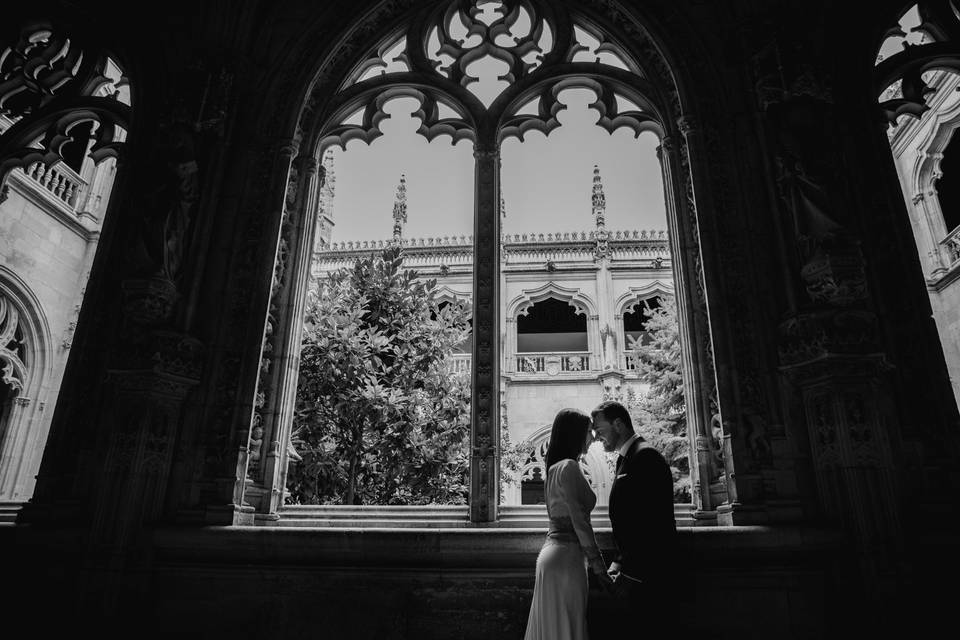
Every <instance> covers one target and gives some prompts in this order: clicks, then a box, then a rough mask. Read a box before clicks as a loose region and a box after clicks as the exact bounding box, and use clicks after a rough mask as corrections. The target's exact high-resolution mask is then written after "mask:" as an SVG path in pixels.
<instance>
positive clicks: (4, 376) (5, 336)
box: [0, 295, 27, 394]
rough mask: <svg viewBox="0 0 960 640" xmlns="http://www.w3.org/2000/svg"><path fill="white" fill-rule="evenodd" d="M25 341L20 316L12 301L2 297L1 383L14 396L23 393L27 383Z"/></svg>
mask: <svg viewBox="0 0 960 640" xmlns="http://www.w3.org/2000/svg"><path fill="white" fill-rule="evenodd" d="M23 339H24V338H23V331H22V330H21V329H20V314H19V313H18V312H17V309H16V307H14V306H13V303H12V302H11V301H9V300H7V298H6V297H4V296H2V295H0V381H2V383H3V384H5V385H7V386H8V387H10V389H11V391H12V392H13V393H14V394H17V393H20V392H22V391H23V387H24V384H25V383H26V381H27V365H26V363H25V362H24V347H25V346H26V345H24V343H23Z"/></svg>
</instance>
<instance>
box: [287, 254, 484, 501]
mask: <svg viewBox="0 0 960 640" xmlns="http://www.w3.org/2000/svg"><path fill="white" fill-rule="evenodd" d="M402 262H403V261H402V257H401V252H400V249H399V248H397V247H394V248H390V249H387V250H386V251H384V252H383V254H382V255H372V256H370V257H366V258H362V259H359V260H357V262H356V264H354V266H353V267H352V268H345V269H341V270H340V271H338V272H336V273H333V274H331V275H330V276H329V277H328V278H326V279H324V280H323V281H321V282H319V283H318V287H317V292H316V294H315V295H314V296H311V298H310V299H309V300H308V304H307V307H308V308H307V312H306V314H305V320H304V337H303V343H302V348H301V352H300V378H299V381H298V385H297V411H296V416H295V419H294V437H293V443H294V447H295V448H296V450H297V453H298V454H299V455H300V456H301V457H302V460H301V461H300V462H299V463H298V464H297V465H296V466H295V467H294V468H293V469H292V470H291V474H290V482H289V485H288V486H289V489H290V492H291V498H292V499H293V500H294V501H296V502H300V503H313V504H317V503H330V502H341V503H343V504H428V503H440V504H463V503H465V502H466V497H467V470H468V466H469V457H468V451H469V448H468V446H467V445H468V440H469V435H470V410H469V399H470V381H469V376H468V375H464V374H454V373H453V372H452V371H451V370H450V368H449V356H450V354H451V353H452V352H453V350H454V348H455V347H456V346H457V345H458V344H459V343H461V342H462V341H463V340H464V339H465V338H466V337H467V335H468V332H469V316H468V310H467V309H466V307H465V305H464V304H462V303H454V304H449V305H443V306H440V305H438V304H437V300H436V295H435V294H436V281H435V280H426V281H419V280H418V279H417V274H416V272H414V271H410V270H407V271H404V270H402Z"/></svg>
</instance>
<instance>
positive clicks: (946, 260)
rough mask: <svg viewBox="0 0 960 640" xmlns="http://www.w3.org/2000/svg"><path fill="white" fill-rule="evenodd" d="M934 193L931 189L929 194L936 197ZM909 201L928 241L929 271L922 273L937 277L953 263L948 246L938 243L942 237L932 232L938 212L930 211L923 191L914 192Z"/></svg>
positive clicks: (929, 276)
mask: <svg viewBox="0 0 960 640" xmlns="http://www.w3.org/2000/svg"><path fill="white" fill-rule="evenodd" d="M936 194H937V192H936V191H935V190H931V191H930V193H929V195H930V196H932V197H934V198H936ZM911 201H912V202H913V205H914V207H916V209H917V213H916V214H915V215H917V216H918V217H919V218H920V221H921V224H920V226H921V227H923V231H922V233H923V234H924V235H925V236H926V240H927V242H929V243H930V246H929V249H928V251H927V255H928V256H929V258H930V260H929V269H930V273H925V274H924V275H925V276H927V277H928V278H933V279H936V278H939V277H940V276H942V275H943V274H944V273H946V272H947V269H949V268H950V265H951V264H953V254H952V252H951V250H950V248H949V247H943V246H942V245H941V244H940V240H941V239H942V238H938V237H937V236H936V234H935V233H934V229H936V228H938V227H937V226H936V225H935V223H934V219H935V217H936V216H938V215H939V214H933V213H932V212H931V211H930V208H929V206H928V205H927V198H926V195H925V194H924V193H923V192H918V193H916V194H914V196H913V198H912V199H911ZM948 231H949V229H948ZM944 252H946V254H947V255H946V256H944V255H943V254H944ZM924 266H926V265H924Z"/></svg>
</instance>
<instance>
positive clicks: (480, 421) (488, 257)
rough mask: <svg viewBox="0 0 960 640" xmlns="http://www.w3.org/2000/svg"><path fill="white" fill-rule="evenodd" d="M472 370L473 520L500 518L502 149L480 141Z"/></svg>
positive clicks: (476, 152) (492, 142)
mask: <svg viewBox="0 0 960 640" xmlns="http://www.w3.org/2000/svg"><path fill="white" fill-rule="evenodd" d="M474 158H475V159H476V164H475V175H476V186H475V188H476V198H475V202H476V207H477V210H476V212H475V215H474V232H473V237H474V239H475V242H474V261H473V265H474V270H473V296H474V306H473V308H474V315H473V317H474V322H473V337H474V339H473V368H472V372H471V376H472V382H473V384H472V391H471V397H470V414H471V420H470V422H471V430H470V442H471V451H470V520H471V521H472V522H493V521H495V520H496V519H497V494H498V477H499V468H498V467H499V459H500V458H499V442H500V410H499V397H500V395H499V389H498V388H497V387H498V385H499V382H500V372H499V366H498V365H499V361H500V358H499V354H498V353H497V352H498V339H499V336H500V330H499V325H500V312H499V310H498V309H497V303H498V301H499V299H500V296H499V291H498V289H499V285H500V280H499V278H498V276H497V269H498V267H499V265H500V256H499V253H500V240H499V239H500V216H499V207H498V203H499V194H500V151H499V148H498V147H497V144H496V141H481V142H478V143H477V146H476V150H475V151H474Z"/></svg>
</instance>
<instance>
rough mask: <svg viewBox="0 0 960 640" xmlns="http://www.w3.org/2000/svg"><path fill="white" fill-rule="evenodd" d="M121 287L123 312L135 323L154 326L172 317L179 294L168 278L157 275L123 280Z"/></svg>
mask: <svg viewBox="0 0 960 640" xmlns="http://www.w3.org/2000/svg"><path fill="white" fill-rule="evenodd" d="M121 287H122V289H123V312H124V314H125V315H126V316H127V317H128V318H130V319H131V320H132V321H134V322H135V323H137V324H140V325H144V326H156V325H161V324H165V323H167V322H169V321H170V319H171V318H172V317H173V310H174V308H175V305H176V303H177V300H178V299H179V297H180V294H179V293H178V291H177V286H176V285H175V284H174V283H173V282H171V281H170V280H169V279H167V278H165V277H161V276H157V277H154V278H145V279H131V280H124V281H123V283H122V284H121Z"/></svg>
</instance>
